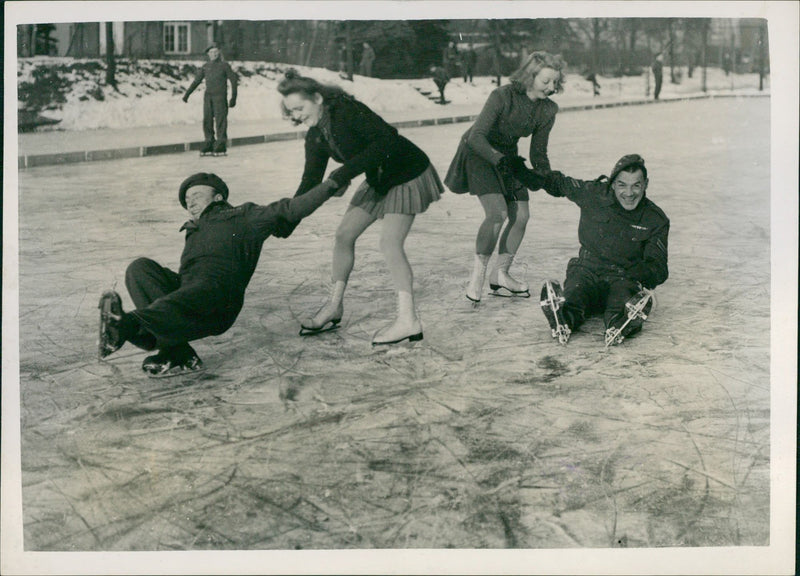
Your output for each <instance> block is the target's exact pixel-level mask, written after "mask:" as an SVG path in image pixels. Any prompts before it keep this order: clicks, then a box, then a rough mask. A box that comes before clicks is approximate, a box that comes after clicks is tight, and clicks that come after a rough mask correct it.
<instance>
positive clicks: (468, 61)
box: [461, 42, 478, 84]
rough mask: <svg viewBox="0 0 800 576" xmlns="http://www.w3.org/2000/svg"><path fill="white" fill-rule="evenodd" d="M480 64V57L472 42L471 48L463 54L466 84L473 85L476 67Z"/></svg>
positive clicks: (462, 68) (462, 60) (462, 62)
mask: <svg viewBox="0 0 800 576" xmlns="http://www.w3.org/2000/svg"><path fill="white" fill-rule="evenodd" d="M477 62H478V55H477V54H476V53H475V48H474V47H473V45H472V42H470V43H469V47H468V48H467V49H466V50H464V51H463V52H461V71H462V73H463V74H464V84H466V83H467V82H469V83H470V84H472V80H473V74H474V73H475V65H476V64H477Z"/></svg>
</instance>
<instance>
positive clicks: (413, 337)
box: [372, 332, 422, 346]
mask: <svg viewBox="0 0 800 576" xmlns="http://www.w3.org/2000/svg"><path fill="white" fill-rule="evenodd" d="M406 340H408V341H409V342H419V341H420V340H422V332H417V333H416V334H411V335H409V336H403V337H402V338H398V339H397V340H387V341H386V342H376V341H373V342H372V345H373V346H388V345H390V344H400V343H401V342H405V341H406Z"/></svg>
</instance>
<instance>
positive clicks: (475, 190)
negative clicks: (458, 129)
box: [444, 138, 530, 202]
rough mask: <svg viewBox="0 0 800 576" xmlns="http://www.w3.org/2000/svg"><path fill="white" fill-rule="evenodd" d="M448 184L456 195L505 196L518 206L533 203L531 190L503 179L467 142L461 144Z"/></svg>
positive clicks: (452, 163)
mask: <svg viewBox="0 0 800 576" xmlns="http://www.w3.org/2000/svg"><path fill="white" fill-rule="evenodd" d="M444 183H445V184H446V185H447V187H448V188H449V189H450V190H452V191H453V192H455V193H456V194H466V193H469V194H471V195H473V196H484V195H486V194H502V195H503V196H505V198H506V200H508V201H516V202H528V200H529V199H530V195H529V194H528V189H527V188H526V187H525V186H523V184H522V183H521V182H520V181H518V180H517V179H516V178H512V177H508V178H502V177H501V176H500V174H499V172H498V171H497V169H496V168H495V167H494V166H492V164H490V163H489V162H487V161H486V160H484V159H483V158H481V157H480V156H478V155H477V154H475V153H474V152H473V151H472V150H470V148H469V146H468V145H467V140H466V138H462V139H461V141H460V142H459V144H458V150H456V155H455V156H454V157H453V161H452V162H451V163H450V168H449V169H448V170H447V176H445V179H444Z"/></svg>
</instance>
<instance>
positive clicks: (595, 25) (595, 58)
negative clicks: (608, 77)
mask: <svg viewBox="0 0 800 576" xmlns="http://www.w3.org/2000/svg"><path fill="white" fill-rule="evenodd" d="M599 63H600V19H599V18H592V70H591V73H592V74H597V73H598V65H599Z"/></svg>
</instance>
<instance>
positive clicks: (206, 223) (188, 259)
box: [100, 172, 344, 377]
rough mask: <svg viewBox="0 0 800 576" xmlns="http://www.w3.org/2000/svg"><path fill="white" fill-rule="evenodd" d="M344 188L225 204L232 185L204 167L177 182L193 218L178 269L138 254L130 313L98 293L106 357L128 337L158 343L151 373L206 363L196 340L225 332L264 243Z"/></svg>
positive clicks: (148, 346) (131, 270)
mask: <svg viewBox="0 0 800 576" xmlns="http://www.w3.org/2000/svg"><path fill="white" fill-rule="evenodd" d="M343 192H344V189H343V187H339V189H338V190H337V187H329V186H315V187H310V188H309V190H308V191H307V192H306V193H305V194H303V195H302V196H297V197H295V198H291V199H290V198H283V199H281V200H277V201H275V202H272V203H271V204H268V205H266V206H259V205H257V204H253V203H252V202H246V203H244V204H242V205H240V206H231V205H230V204H228V202H227V199H228V186H227V184H225V182H224V181H223V180H222V179H221V178H219V177H218V176H217V175H216V174H210V173H204V172H200V173H197V174H194V175H192V176H189V177H188V178H187V179H186V180H184V181H183V183H182V184H181V185H180V189H179V192H178V199H179V201H180V203H181V206H183V207H184V208H185V209H186V210H187V211H188V212H189V216H190V218H189V220H188V221H187V222H186V223H185V224H184V225H183V226H182V227H181V231H185V232H186V241H185V244H184V248H183V254H182V255H181V260H180V268H179V269H178V272H177V273H176V272H173V271H172V270H169V269H167V268H164V267H163V266H161V265H160V264H158V263H156V262H155V261H153V260H150V259H149V258H139V259H137V260H134V261H133V262H132V263H131V264H130V266H128V269H127V271H126V273H125V284H126V286H127V288H128V293H129V294H130V296H131V299H132V300H133V303H134V305H135V306H136V309H135V310H133V311H132V312H128V313H125V312H123V310H122V301H121V299H120V297H119V295H118V294H117V293H116V292H113V291H109V292H106V293H105V294H104V295H103V297H102V298H101V302H100V305H101V308H102V307H103V303H104V301H105V300H109V301H110V304H111V312H112V313H113V314H114V316H115V317H116V319H115V320H114V321H112V322H111V323H110V324H109V326H108V328H107V330H106V334H105V346H103V342H101V350H100V356H101V357H105V356H108V355H109V354H111V353H112V352H115V351H116V350H118V349H119V348H120V347H121V346H122V345H123V344H124V343H125V342H130V343H131V344H134V345H135V346H138V347H139V348H142V349H144V350H155V349H158V354H155V355H153V356H148V357H147V358H145V360H144V363H143V364H142V370H144V371H145V372H146V373H147V374H148V375H149V376H153V377H165V376H174V375H178V374H184V373H189V372H195V371H198V370H201V369H202V368H203V363H202V362H201V360H200V358H199V357H198V356H197V354H196V353H195V351H194V349H193V348H192V347H191V346H190V345H189V342H190V341H192V340H198V339H200V338H205V337H206V336H212V335H217V334H222V333H223V332H225V331H226V330H228V328H230V327H231V326H232V325H233V323H234V321H235V320H236V318H237V316H238V315H239V312H240V311H241V309H242V306H243V304H244V296H245V290H246V288H247V285H248V283H249V282H250V278H251V277H252V275H253V272H254V271H255V269H256V264H257V263H258V259H259V256H260V255H261V248H262V245H263V244H264V241H265V240H266V239H267V238H269V237H270V236H278V237H283V238H285V237H286V236H288V235H289V234H291V232H292V230H293V229H294V227H295V226H296V225H297V224H298V223H299V222H300V220H302V219H303V218H305V217H306V216H309V215H310V214H311V213H312V212H314V210H316V209H317V208H318V207H319V206H321V205H322V203H323V202H325V201H326V200H327V199H328V198H330V197H331V196H333V195H335V194H341V193H343Z"/></svg>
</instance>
